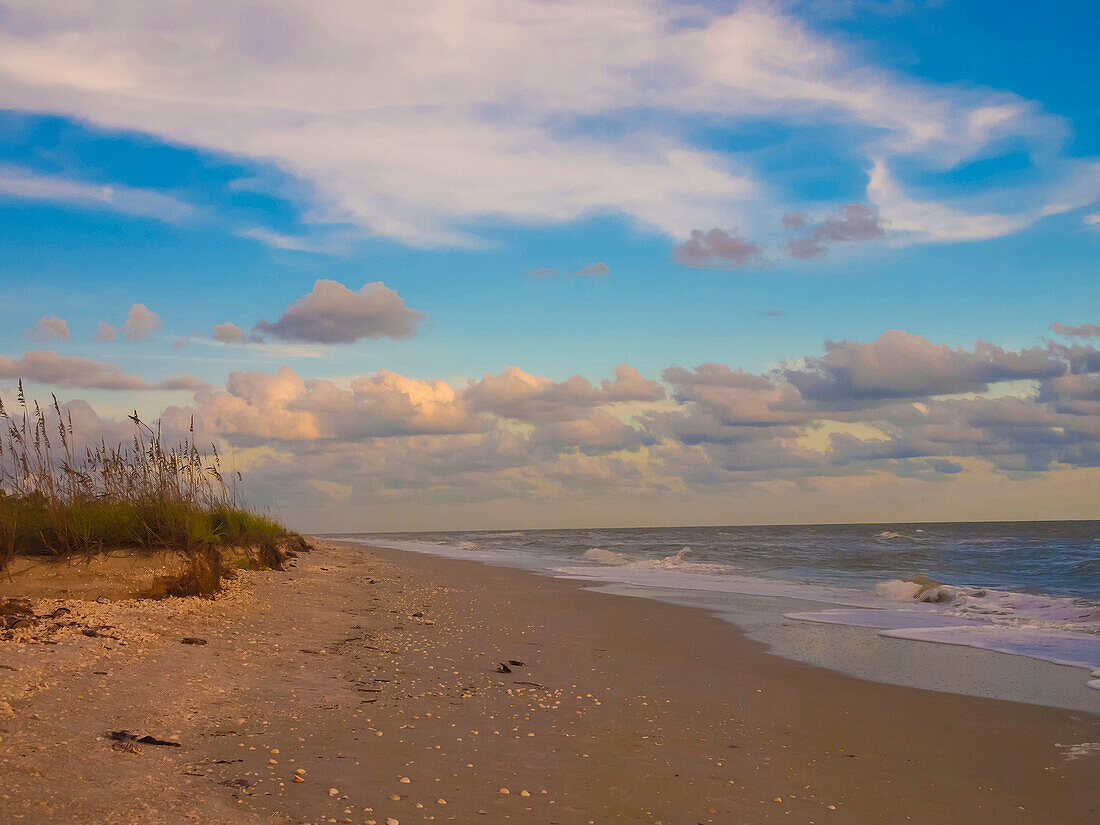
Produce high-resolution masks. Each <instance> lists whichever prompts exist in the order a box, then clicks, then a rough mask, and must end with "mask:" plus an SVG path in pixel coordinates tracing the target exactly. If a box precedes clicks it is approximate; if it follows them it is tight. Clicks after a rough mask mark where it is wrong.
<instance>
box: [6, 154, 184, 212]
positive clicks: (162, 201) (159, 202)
mask: <svg viewBox="0 0 1100 825" xmlns="http://www.w3.org/2000/svg"><path fill="white" fill-rule="evenodd" d="M0 194H3V195H9V196H11V197H16V198H26V199H28V200H45V201H57V202H60V203H71V204H76V205H78V206H84V207H89V208H94V209H106V210H109V211H112V212H121V213H123V214H125V215H139V216H143V217H147V218H156V219H157V220H161V221H166V222H169V223H175V222H178V221H181V220H184V219H185V218H188V217H191V216H192V215H194V214H195V209H194V207H192V206H191V205H190V204H187V203H184V202H183V201H180V200H177V199H175V198H172V197H169V196H168V195H164V194H161V193H160V192H152V191H149V190H145V189H132V188H130V187H127V186H119V185H115V184H111V185H107V184H96V183H87V182H84V181H77V180H71V179H69V178H61V177H54V176H50V175H42V174H39V173H37V172H34V171H31V170H28V169H22V168H20V167H17V166H3V165H0Z"/></svg>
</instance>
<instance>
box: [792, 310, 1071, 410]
mask: <svg viewBox="0 0 1100 825" xmlns="http://www.w3.org/2000/svg"><path fill="white" fill-rule="evenodd" d="M1068 352H1069V351H1068V350H1066V349H1064V348H1059V347H1046V348H1041V347H1035V348H1032V349H1027V350H1021V351H1018V352H1012V351H1007V350H1003V349H1001V348H1000V347H997V346H994V345H993V344H989V343H986V342H985V341H978V342H977V343H976V344H975V345H974V348H973V350H965V349H962V348H959V347H955V348H952V347H948V346H947V345H945V344H933V343H932V342H931V341H929V340H928V339H926V338H922V337H921V336H919V335H913V334H911V333H908V332H904V331H902V330H897V329H895V330H888V331H886V332H884V333H882V335H880V336H879V337H878V338H877V339H876V340H875V341H872V342H870V343H857V342H854V341H828V342H826V344H825V355H824V356H822V357H820V358H808V359H806V360H805V365H804V366H802V367H799V368H787V369H784V370H782V371H781V374H782V376H783V377H784V379H785V380H787V381H789V382H790V383H792V384H794V385H795V386H797V387H798V388H799V390H800V391H801V392H802V394H803V395H804V396H805V397H806V398H807V399H811V400H814V401H821V402H827V403H838V404H852V403H854V404H860V403H865V402H868V401H873V400H874V399H889V398H904V397H918V396H934V395H946V394H949V393H961V392H982V391H984V390H985V389H987V388H988V386H989V385H990V384H993V383H997V382H1002V381H1015V380H1020V379H1026V378H1029V379H1042V378H1052V377H1054V376H1057V375H1061V374H1063V373H1064V372H1066V371H1067V370H1068V369H1070V368H1071V366H1070V364H1069V357H1070V356H1069V355H1068ZM1080 355H1081V356H1082V357H1086V356H1087V354H1086V353H1084V352H1082V353H1081V354H1080Z"/></svg>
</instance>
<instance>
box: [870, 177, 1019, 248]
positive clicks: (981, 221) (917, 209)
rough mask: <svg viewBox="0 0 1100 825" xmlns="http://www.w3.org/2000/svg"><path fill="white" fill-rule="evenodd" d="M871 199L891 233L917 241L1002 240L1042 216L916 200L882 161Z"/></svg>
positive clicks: (871, 180)
mask: <svg viewBox="0 0 1100 825" xmlns="http://www.w3.org/2000/svg"><path fill="white" fill-rule="evenodd" d="M867 196H868V198H869V199H870V200H871V203H873V204H874V205H875V206H876V207H878V209H879V211H880V212H881V213H882V216H883V218H885V219H886V220H887V221H888V222H889V224H890V229H891V230H893V231H894V232H897V233H902V234H903V235H905V234H908V235H911V236H912V239H913V240H930V241H980V240H986V239H988V238H998V237H1000V236H1002V235H1008V234H1010V233H1012V232H1016V231H1018V230H1020V229H1023V228H1024V227H1025V226H1028V225H1030V224H1031V223H1033V222H1034V221H1035V219H1036V218H1037V217H1038V216H1037V215H1034V214H1030V215H1028V214H1020V215H1005V214H999V213H996V212H984V213H971V212H968V211H966V210H964V209H960V208H958V207H956V206H952V205H950V204H947V203H942V202H939V201H933V200H924V201H921V200H916V199H914V198H911V197H910V196H909V195H907V194H906V193H905V192H904V191H903V190H902V188H901V186H900V185H899V184H898V183H897V182H896V181H895V180H894V179H893V177H892V176H891V175H890V172H889V171H888V170H887V168H886V164H885V163H884V162H883V161H882V160H877V161H875V164H874V167H873V168H872V170H871V177H870V180H869V182H868V184H867Z"/></svg>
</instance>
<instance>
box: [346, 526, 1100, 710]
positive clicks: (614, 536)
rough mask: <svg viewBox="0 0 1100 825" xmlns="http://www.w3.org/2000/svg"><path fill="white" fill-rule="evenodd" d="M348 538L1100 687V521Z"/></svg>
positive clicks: (361, 536)
mask: <svg viewBox="0 0 1100 825" xmlns="http://www.w3.org/2000/svg"><path fill="white" fill-rule="evenodd" d="M340 538H345V539H351V540H355V541H360V542H363V543H370V544H377V545H381V546H387V547H394V548H397V549H405V550H414V551H417V552H428V553H433V554H437V555H444V556H450V557H455V558H465V559H473V560H480V561H484V562H487V563H491V564H501V565H506V566H512V567H520V568H524V569H529V570H534V571H537V572H541V573H544V574H549V575H556V576H568V577H572V578H582V579H591V580H595V581H601V582H608V583H616V584H619V585H624V586H628V587H631V588H633V589H634V590H635V591H637V592H638V593H639V594H642V595H645V594H646V593H651V594H652V595H653V596H654V597H660V596H659V595H658V591H659V590H660V591H666V592H671V591H675V592H677V593H678V594H679V596H678V600H680V601H685V600H686V601H687V602H692V601H694V602H697V603H699V605H700V606H704V605H706V606H707V607H708V609H711V610H715V611H717V612H720V613H724V614H727V616H728V617H730V618H731V621H736V617H737V615H738V610H739V607H738V606H739V604H743V603H744V600H745V599H746V598H747V597H759V598H763V599H765V600H767V599H771V600H772V601H771V602H770V604H772V605H773V606H774V610H773V613H774V614H775V617H776V618H784V619H786V620H793V621H794V622H796V623H804V624H813V625H817V626H821V625H833V626H839V625H843V626H848V627H860V628H871V629H873V631H874V632H876V633H878V634H879V635H880V636H882V637H888V638H895V639H908V640H912V641H920V642H926V643H934V644H937V645H951V646H963V647H970V648H978V649H981V650H985V651H994V652H998V653H1004V654H1010V655H1015V656H1023V657H1028V658H1030V659H1037V660H1042V661H1045V662H1051V663H1055V664H1060V665H1068V666H1071V667H1076V668H1083V669H1085V670H1086V671H1091V672H1092V675H1091V678H1090V677H1089V673H1088V672H1085V673H1082V674H1081V675H1082V677H1083V681H1085V682H1086V683H1087V684H1088V685H1089V686H1090V687H1094V688H1098V689H1100V522H1097V521H1072V522H1071V521H1061V522H999V523H973V524H875V525H804V526H756V527H677V528H632V529H603V530H594V529H585V530H523V531H466V532H446V533H401V534H398V533H390V534H355V535H347V536H341V537H340ZM692 594H694V595H692ZM790 600H798V602H797V603H796V602H791V601H790ZM807 602H809V603H812V604H806V603H807Z"/></svg>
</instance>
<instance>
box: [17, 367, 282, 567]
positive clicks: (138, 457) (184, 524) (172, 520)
mask: <svg viewBox="0 0 1100 825" xmlns="http://www.w3.org/2000/svg"><path fill="white" fill-rule="evenodd" d="M130 418H131V420H132V421H133V423H134V432H133V436H132V438H131V440H130V441H129V442H126V443H119V444H108V443H107V442H106V441H105V440H100V441H99V442H98V443H87V441H86V440H85V439H83V438H82V437H81V435H80V434H79V433H78V432H77V431H76V430H75V429H74V427H73V423H72V417H71V414H66V413H64V412H63V411H62V408H61V406H60V405H59V404H58V402H57V398H56V396H55V397H53V399H52V404H50V405H48V406H45V407H43V406H42V405H40V404H39V403H38V402H37V401H34V400H31V399H27V398H26V397H25V395H24V392H23V387H22V383H20V385H19V392H18V395H17V398H16V401H15V406H14V408H13V409H9V408H6V407H5V406H4V403H3V399H0V425H2V426H3V427H4V430H5V432H4V433H3V436H2V437H0V570H3V569H4V568H5V567H6V566H7V565H8V564H9V563H10V562H11V561H12V559H13V558H14V557H15V556H17V555H39V556H52V557H67V556H75V555H85V556H87V555H93V554H96V553H102V552H107V551H111V550H115V549H147V550H178V551H181V552H183V553H187V554H191V555H197V554H203V553H205V552H206V551H208V550H209V549H210V548H215V547H219V546H221V547H233V546H256V547H260V548H263V547H269V548H270V547H273V546H274V545H275V543H276V542H278V541H280V540H283V539H286V538H288V537H291V536H292V534H290V533H289V532H288V531H287V530H286V528H284V527H283V526H282V525H281V524H280V523H279V522H278V521H277V520H276V519H274V518H272V517H270V516H267V515H264V514H262V513H259V512H256V511H255V510H253V509H250V508H249V507H247V506H246V505H245V504H244V503H243V501H242V500H241V496H240V490H239V487H240V474H239V473H235V474H234V473H226V472H224V471H223V470H222V467H221V459H220V457H219V455H218V451H217V448H216V447H215V446H214V445H211V447H210V449H209V450H200V449H199V448H198V447H197V445H196V444H195V441H194V438H193V434H194V422H193V421H192V423H191V427H190V429H189V434H188V437H186V438H183V439H182V440H180V441H179V442H178V443H174V444H170V445H169V444H166V442H165V439H164V438H163V437H162V434H161V428H160V425H159V424H157V425H156V426H155V427H151V426H149V425H148V424H146V423H145V422H143V421H142V420H141V419H140V418H139V416H138V414H137V412H136V411H135V412H134V414H133V415H131V416H130Z"/></svg>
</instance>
